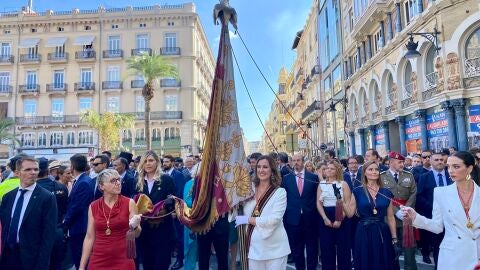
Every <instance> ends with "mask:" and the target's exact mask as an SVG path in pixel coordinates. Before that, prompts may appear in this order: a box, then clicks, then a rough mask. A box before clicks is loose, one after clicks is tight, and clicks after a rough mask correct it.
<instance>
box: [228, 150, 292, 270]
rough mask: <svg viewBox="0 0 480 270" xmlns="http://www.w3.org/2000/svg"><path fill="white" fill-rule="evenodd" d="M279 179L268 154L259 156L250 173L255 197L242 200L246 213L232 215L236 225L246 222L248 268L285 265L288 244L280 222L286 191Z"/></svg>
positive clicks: (274, 268) (271, 269) (275, 269)
mask: <svg viewBox="0 0 480 270" xmlns="http://www.w3.org/2000/svg"><path fill="white" fill-rule="evenodd" d="M281 181H282V180H281V178H280V173H279V172H278V170H277V166H276V163H275V161H274V160H273V159H272V158H271V157H270V156H261V157H259V158H258V160H257V166H256V168H255V174H254V177H253V183H254V184H255V196H254V198H255V200H251V201H249V202H247V203H246V204H245V206H244V212H245V214H246V215H245V216H237V217H236V219H235V222H236V225H237V226H239V225H242V224H248V227H247V238H248V239H247V243H248V244H249V247H248V265H249V269H265V270H278V269H286V268H287V256H288V254H290V246H289V245H288V241H286V239H287V233H286V231H285V228H284V227H283V222H282V220H283V214H284V213H285V209H286V207H287V194H286V192H285V189H283V188H281V187H280V184H281Z"/></svg>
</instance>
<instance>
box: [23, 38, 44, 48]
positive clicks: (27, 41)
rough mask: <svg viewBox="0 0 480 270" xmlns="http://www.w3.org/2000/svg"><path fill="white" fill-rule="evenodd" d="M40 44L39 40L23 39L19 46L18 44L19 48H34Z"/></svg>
mask: <svg viewBox="0 0 480 270" xmlns="http://www.w3.org/2000/svg"><path fill="white" fill-rule="evenodd" d="M38 43H40V39H39V38H25V39H22V40H21V41H20V44H18V47H19V48H31V47H35V46H37V45H38Z"/></svg>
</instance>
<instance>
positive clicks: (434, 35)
mask: <svg viewBox="0 0 480 270" xmlns="http://www.w3.org/2000/svg"><path fill="white" fill-rule="evenodd" d="M408 34H409V35H410V38H409V39H408V42H407V44H405V47H406V48H407V52H406V53H405V58H407V59H413V58H417V57H419V56H421V54H420V53H419V52H418V51H417V47H418V41H417V42H414V41H413V35H416V36H422V37H424V38H426V39H427V40H428V41H430V42H431V43H432V44H433V46H434V47H435V50H436V51H437V54H438V51H439V50H440V49H441V48H440V47H439V46H438V34H440V32H439V31H438V30H437V28H434V29H433V32H416V33H414V32H410V33H408Z"/></svg>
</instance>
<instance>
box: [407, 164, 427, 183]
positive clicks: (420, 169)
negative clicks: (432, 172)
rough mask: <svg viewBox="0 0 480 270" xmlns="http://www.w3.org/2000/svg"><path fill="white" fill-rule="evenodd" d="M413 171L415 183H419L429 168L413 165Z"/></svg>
mask: <svg viewBox="0 0 480 270" xmlns="http://www.w3.org/2000/svg"><path fill="white" fill-rule="evenodd" d="M411 172H412V174H413V178H414V179H415V183H417V184H418V180H419V179H420V176H421V175H422V174H424V173H428V172H429V170H427V169H425V168H424V167H423V166H417V167H413V168H412V170H411Z"/></svg>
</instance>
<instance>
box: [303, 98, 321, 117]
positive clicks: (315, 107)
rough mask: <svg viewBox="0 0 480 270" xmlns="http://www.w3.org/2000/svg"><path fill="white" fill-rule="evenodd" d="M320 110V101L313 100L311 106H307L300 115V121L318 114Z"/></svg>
mask: <svg viewBox="0 0 480 270" xmlns="http://www.w3.org/2000/svg"><path fill="white" fill-rule="evenodd" d="M321 110H322V104H321V102H320V101H317V100H314V101H313V102H312V104H310V105H308V107H307V108H306V109H305V111H303V113H302V119H306V118H307V117H309V116H310V115H311V114H313V113H314V112H317V111H318V112H320V111H321Z"/></svg>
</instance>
